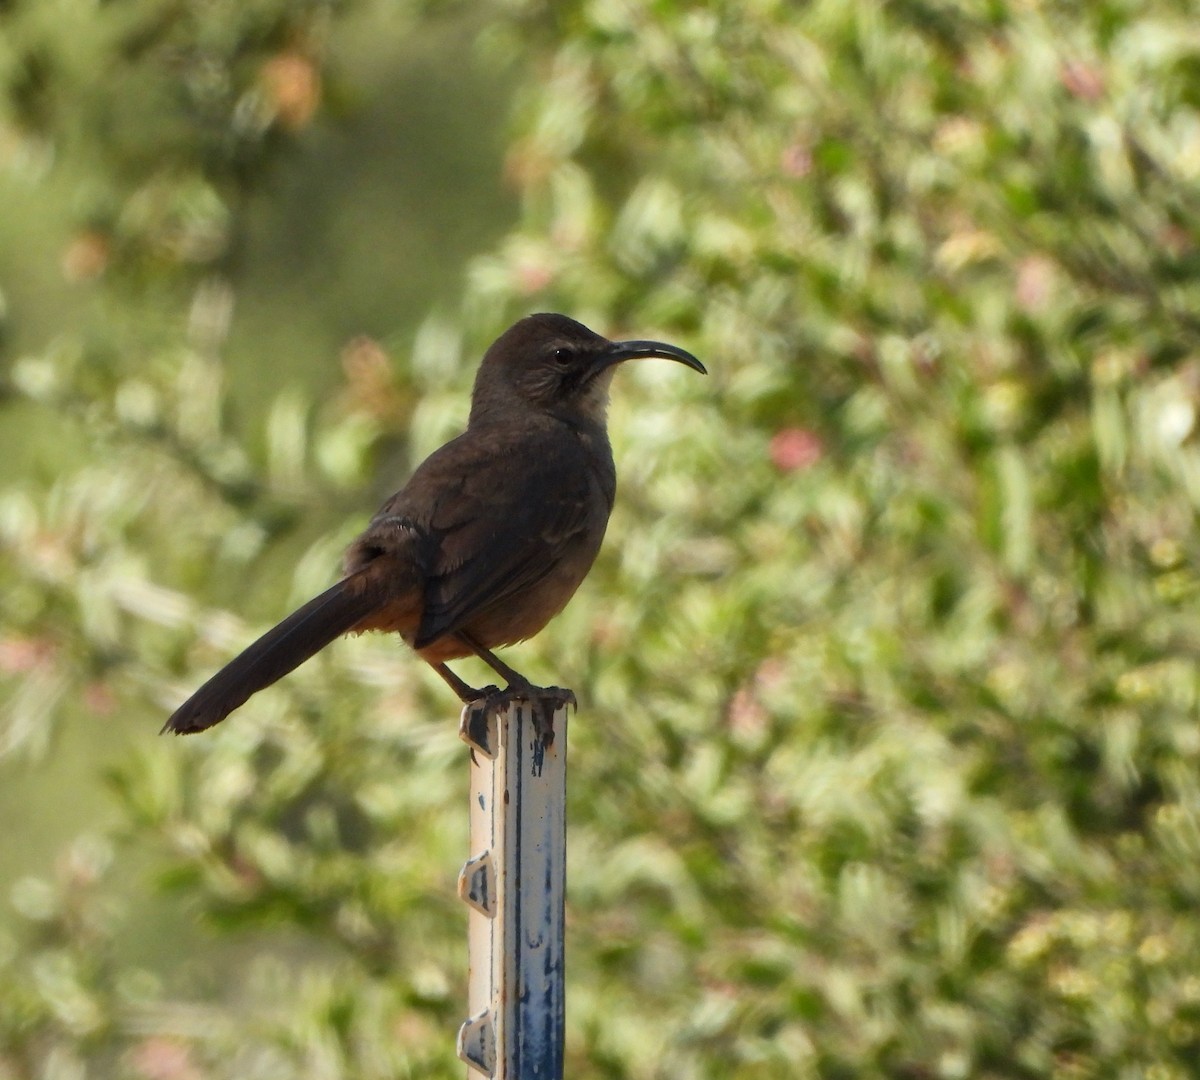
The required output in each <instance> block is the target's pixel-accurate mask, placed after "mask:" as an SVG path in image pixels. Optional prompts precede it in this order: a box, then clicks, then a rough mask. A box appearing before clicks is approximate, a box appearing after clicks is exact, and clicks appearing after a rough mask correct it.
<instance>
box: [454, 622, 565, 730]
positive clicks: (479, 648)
mask: <svg viewBox="0 0 1200 1080" xmlns="http://www.w3.org/2000/svg"><path fill="white" fill-rule="evenodd" d="M458 638H459V640H460V641H461V642H462V643H463V644H464V645H466V646H467V648H469V649H470V650H471V651H472V652H473V653H474V654H475V655H476V656H478V657H479V659H480V660H482V661H483V662H484V663H485V664H487V665H488V667H490V668H491V669H492V670H493V671H494V672H496V674H497V675H500V676H502V677H503V678H504V680H505V681H506V682H507V683H508V685H507V686H506V687H505V688H504V689H503V690H496V689H495V687H488V690H489V691H491V692H490V693H486V692H485V693H486V697H485V698H484V710H485V712H500V711H501V710H502V709H506V708H508V706H509V705H511V704H512V703H513V702H514V701H518V700H520V701H528V702H529V705H530V711H531V712H532V714H533V726H534V730H535V731H536V732H537V734H538V736H539V738H540V739H541V741H542V744H543V745H544V746H549V745H550V744H551V743H552V742H554V713H555V710H556V709H561V708H563V707H564V706H568V705H569V706H571V708H578V703H577V702H576V700H575V695H574V693H573V692H572V691H570V690H565V689H563V688H562V687H560V686H534V685H533V683H531V682H530V681H529V680H528V679H527V678H525V676H524V675H522V674H521V673H520V672H519V671H514V670H513V669H512V668H510V667H509V666H508V665H507V664H506V663H505V662H504V661H503V660H501V659H500V657H498V656H497V655H496V654H495V653H494V652H492V651H491V649H488V648H485V647H484V646H483V645H480V644H479V642H478V641H476V640H474V638H472V637H471V636H470V635H469V634H464V633H463V632H462V631H459V634H458ZM443 677H444V676H443ZM456 678H457V676H456Z"/></svg>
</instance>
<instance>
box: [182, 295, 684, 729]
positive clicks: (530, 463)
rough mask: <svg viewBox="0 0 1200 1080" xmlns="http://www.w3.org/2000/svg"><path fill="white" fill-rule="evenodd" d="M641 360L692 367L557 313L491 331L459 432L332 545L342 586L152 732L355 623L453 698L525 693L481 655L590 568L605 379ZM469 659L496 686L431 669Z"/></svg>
mask: <svg viewBox="0 0 1200 1080" xmlns="http://www.w3.org/2000/svg"><path fill="white" fill-rule="evenodd" d="M654 356H659V357H664V358H666V359H669V360H677V361H679V362H680V363H682V364H686V365H687V366H688V367H690V368H693V369H694V370H696V371H699V372H701V373H704V365H703V364H701V363H700V361H699V360H697V359H696V358H695V357H694V356H692V354H691V353H689V352H685V351H684V350H683V349H680V348H677V347H676V346H674V345H666V344H663V343H662V342H659V341H609V340H608V339H607V338H604V337H601V336H600V335H599V334H596V333H593V332H592V331H591V330H589V329H588V328H587V327H586V326H584V325H582V324H581V323H578V322H576V321H575V320H574V319H569V318H567V317H566V316H565V315H552V314H542V315H530V316H529V317H528V318H525V319H522V320H521V321H520V322H518V323H517V324H516V325H514V326H512V327H510V328H509V329H508V330H506V331H505V332H504V333H503V334H502V335H501V336H500V337H499V338H498V339H497V340H496V341H495V343H494V344H493V345H492V346H491V348H489V349H488V351H487V353H486V354H484V357H483V362H482V363H481V364H480V366H479V373H478V375H477V376H476V378H475V388H474V390H473V391H472V394H471V413H470V417H469V419H468V421H467V430H466V431H465V432H464V433H463V434H462V435H459V436H458V438H456V439H453V440H451V441H450V442H448V443H446V445H445V446H443V447H442V448H441V449H439V450H437V451H435V452H434V453H433V454H431V455H430V456H429V457H428V458H427V459H426V460H425V461H424V462H423V463H422V464H421V465H420V467H419V468H418V469H417V471H416V472H415V473H413V475H412V478H411V479H410V480H409V482H408V483H407V484H406V485H405V486H404V487H403V488H401V489H400V491H398V492H397V493H396V494H395V495H393V496H392V497H391V498H390V499H388V501H387V502H386V503H384V504H383V506H382V507H381V508H380V510H379V512H378V513H377V514H376V515H375V516H374V517H373V518H372V519H371V522H370V524H368V525H367V527H366V529H365V530H364V531H363V533H362V535H361V536H359V537H358V539H356V540H355V541H354V542H353V543H352V544H351V545H350V547H349V548H348V549H347V551H346V556H345V560H344V568H343V577H342V579H341V581H339V582H338V583H337V584H336V585H334V586H332V587H331V588H329V589H326V590H325V591H324V592H323V593H321V594H320V596H317V597H314V598H313V599H312V600H310V601H309V602H308V603H307V604H305V605H304V606H303V607H301V608H299V609H298V610H297V611H294V612H293V613H292V614H291V615H289V616H288V617H287V618H286V619H284V620H283V622H281V623H279V625H278V626H275V627H274V628H273V629H271V630H268V631H267V632H266V633H265V634H263V636H262V637H260V638H259V639H258V640H257V641H256V642H254V644H253V645H251V646H249V648H247V649H246V650H245V651H244V652H243V653H241V654H240V655H239V656H237V657H235V658H234V659H233V660H232V661H230V662H229V663H228V664H227V665H226V666H225V667H223V668H222V669H221V670H220V671H218V672H217V673H216V674H215V675H214V676H213V677H212V678H211V679H209V680H208V682H206V683H205V684H204V685H203V686H202V687H200V689H199V690H197V691H196V692H195V693H194V694H193V695H192V696H191V697H190V698H188V699H187V701H185V702H184V703H183V704H182V705H180V706H179V708H178V709H176V710H175V712H174V714H172V716H171V718H170V719H169V720H168V721H167V723H166V725H165V726H164V728H163V731H164V732H166V731H173V732H175V733H176V734H177V735H185V734H189V733H191V732H194V731H203V730H204V729H205V728H210V727H212V726H213V724H216V723H219V722H220V721H221V720H224V719H225V717H226V716H228V715H229V714H230V713H231V712H232V711H233V710H234V709H236V708H237V707H238V706H239V705H241V704H243V703H244V702H245V701H246V699H247V698H249V697H250V695H251V694H254V693H256V692H257V691H259V690H262V689H263V688H264V687H267V686H270V685H271V684H272V683H274V682H276V681H277V680H278V679H281V678H282V677H283V676H284V675H286V674H287V673H288V672H289V671H291V670H292V669H293V668H296V667H298V666H299V665H300V664H302V663H303V662H304V661H305V660H307V659H308V658H309V657H310V656H312V655H314V654H315V653H317V652H318V651H319V650H321V649H323V648H324V647H325V646H326V645H328V644H329V643H330V642H331V641H333V640H334V639H335V638H337V637H339V636H340V635H342V634H347V633H358V632H360V631H364V630H393V631H395V632H396V633H398V634H399V635H400V636H401V637H402V638H403V639H404V640H405V641H406V642H408V644H409V645H411V646H412V647H413V648H414V649H415V650H416V651H417V653H418V654H419V655H420V656H421V658H422V659H423V660H425V661H426V662H427V663H429V664H430V665H431V666H432V667H433V669H434V671H436V672H437V673H438V674H439V675H440V676H441V677H442V678H443V679H445V680H446V682H447V683H448V684H449V685H450V687H451V689H452V690H453V691H454V692H455V693H456V694H457V695H458V696H459V698H460V699H461V700H462V701H463V702H464V703H469V702H478V701H481V700H483V701H485V703H486V705H487V707H499V706H500V705H502V704H504V703H506V702H507V701H509V700H512V699H513V698H514V697H521V696H528V695H529V693H530V691H537V688H535V687H533V686H531V684H530V683H529V681H528V680H527V679H525V678H524V677H523V676H521V675H519V674H518V673H517V672H515V671H514V670H513V669H512V668H510V667H509V666H508V665H507V664H505V663H503V661H501V660H500V659H499V657H497V656H496V655H495V654H494V653H493V652H492V651H491V650H492V649H494V648H496V647H497V646H501V645H511V644H513V643H514V642H518V641H523V640H525V639H526V638H529V637H532V636H533V635H534V634H536V633H537V632H538V631H539V630H541V629H542V627H544V626H545V625H546V623H548V622H549V621H550V620H551V619H552V618H553V617H554V616H555V615H557V614H558V613H559V612H560V611H562V609H563V608H564V607H565V606H566V604H567V601H568V600H570V599H571V597H572V596H573V595H574V594H575V590H576V589H578V588H579V585H580V583H581V582H582V581H583V579H584V577H585V576H586V575H587V572H588V570H590V569H591V566H592V562H593V561H594V560H595V558H596V553H597V552H598V551H599V550H600V542H601V540H602V539H603V538H604V530H605V528H606V527H607V525H608V516H609V513H610V512H611V510H612V505H613V497H614V495H615V493H616V482H617V475H616V469H615V467H614V465H613V457H612V448H611V447H610V446H609V442H608V430H607V424H606V420H607V417H606V410H607V406H608V390H609V385H610V383H611V382H612V376H613V373H614V371H615V370H616V366H617V365H618V364H619V363H621V362H622V361H625V360H632V359H634V358H637V357H654ZM471 655H474V656H478V657H479V658H480V659H482V660H483V661H484V662H485V663H487V664H488V665H489V666H490V667H491V668H492V670H493V671H495V672H496V673H497V674H498V675H500V676H501V677H502V678H503V679H504V680H505V682H506V683H507V686H506V687H505V689H504V690H503V691H501V690H498V689H497V688H496V687H491V686H489V687H486V688H484V689H482V690H476V689H473V688H472V687H470V686H468V685H467V684H466V683H465V682H463V680H462V679H460V678H459V677H458V676H457V675H455V674H454V672H452V671H451V670H450V668H449V667H447V666H446V662H447V661H448V660H455V659H458V658H459V657H464V656H471ZM549 692H550V693H551V696H553V694H554V693H557V694H558V695H559V696H560V698H561V699H562V700H569V699H570V695H569V693H567V692H565V691H555V688H550V689H549ZM551 734H552V733H547V738H550V737H551Z"/></svg>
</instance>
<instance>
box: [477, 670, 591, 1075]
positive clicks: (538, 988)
mask: <svg viewBox="0 0 1200 1080" xmlns="http://www.w3.org/2000/svg"><path fill="white" fill-rule="evenodd" d="M535 693H536V691H535ZM560 700H561V699H560ZM554 706H557V708H556V709H555V712H554V720H553V732H554V740H553V742H551V743H550V744H549V745H548V746H547V745H546V744H545V743H544V742H543V740H542V736H541V733H540V730H539V728H540V726H539V725H537V724H535V723H534V717H533V715H532V712H531V710H532V708H533V706H532V705H531V703H530V702H529V701H524V700H521V701H514V702H513V703H512V705H510V706H509V708H508V709H507V710H505V712H504V713H502V714H501V715H500V716H499V717H498V718H497V717H496V716H494V715H493V716H490V717H487V716H484V715H483V712H482V710H481V709H479V708H478V707H474V706H471V705H468V706H467V707H466V708H465V709H463V720H462V726H461V731H462V735H463V739H464V740H465V741H466V742H467V743H468V744H469V745H470V746H471V749H472V754H471V757H472V765H471V837H470V845H471V846H470V851H471V857H470V858H469V859H468V860H467V862H466V864H465V865H464V866H463V869H462V873H461V874H460V875H459V879H458V893H459V896H461V897H462V899H463V900H465V901H466V902H467V904H468V905H470V908H471V912H470V915H469V916H468V919H469V925H468V946H469V960H470V985H469V988H468V1002H467V1005H468V1016H469V1018H468V1019H467V1021H466V1022H465V1023H464V1024H463V1025H462V1027H461V1028H460V1029H459V1032H458V1056H459V1057H460V1058H462V1060H463V1061H465V1062H466V1063H467V1066H468V1068H467V1076H468V1080H479V1078H480V1077H488V1078H489V1080H532V1078H537V1080H562V1075H563V1029H564V1021H565V1017H566V994H565V989H564V976H565V968H564V962H563V961H564V949H563V930H564V913H563V899H564V895H565V893H566V869H567V853H566V843H567V832H566V794H567V783H566V780H567V762H566V759H567V712H568V707H567V706H565V705H561V704H560V703H559V702H558V701H555V702H554V703H553V705H543V704H542V703H539V707H554Z"/></svg>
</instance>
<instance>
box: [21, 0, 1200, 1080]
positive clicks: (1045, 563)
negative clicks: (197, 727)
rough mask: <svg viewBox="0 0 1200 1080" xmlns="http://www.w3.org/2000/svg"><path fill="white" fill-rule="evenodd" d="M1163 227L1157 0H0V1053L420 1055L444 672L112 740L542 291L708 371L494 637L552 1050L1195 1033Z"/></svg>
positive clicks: (706, 1070) (624, 409) (247, 626)
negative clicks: (551, 717)
mask: <svg viewBox="0 0 1200 1080" xmlns="http://www.w3.org/2000/svg"><path fill="white" fill-rule="evenodd" d="M1198 224H1200V32H1198V30H1197V23H1196V20H1195V13H1194V11H1193V10H1192V8H1191V5H1188V4H1182V3H1176V2H1173V0H1150V2H1148V3H1141V4H1129V3H1119V2H1114V3H1108V2H1105V3H1097V4H1092V5H1087V6H1086V7H1084V6H1082V5H1057V4H1052V3H1038V2H1036V0H1020V2H1017V0H1013V2H993V3H974V2H971V0H962V2H959V3H892V4H887V5H880V4H876V3H870V2H866V0H863V2H853V0H852V2H845V0H841V2H837V3H833V2H820V0H818V2H815V3H811V4H804V5H799V4H787V3H778V2H772V0H762V2H754V3H745V2H742V3H736V4H734V3H719V2H714V3H702V4H683V3H674V2H670V0H664V2H656V3H638V2H633V0H590V2H574V0H570V2H565V3H554V4H550V3H547V2H538V0H487V2H485V3H478V4H453V3H432V2H426V3H419V2H416V0H340V2H339V0H300V2H297V0H253V2H249V3H242V4H239V5H232V4H214V3H210V2H205V0H123V2H121V3H113V2H110V3H96V2H95V0H3V2H0V596H2V597H3V601H2V603H0V1080H25V1078H35V1077H36V1078H43V1077H44V1078H53V1080H59V1078H63V1080H76V1078H83V1077H105V1078H107V1077H130V1078H143V1080H202V1078H208V1077H213V1078H217V1077H229V1078H234V1077H236V1078H238V1080H256V1078H260V1077H261V1078H268V1077H270V1078H275V1077H298V1076H304V1077H331V1078H332V1077H346V1078H375V1077H378V1078H381V1080H382V1078H385V1077H387V1078H395V1077H431V1076H438V1077H440V1076H460V1075H462V1072H463V1067H462V1066H461V1065H460V1064H459V1063H457V1061H456V1059H455V1058H454V1053H453V1044H454V1033H455V1031H456V1029H457V1026H458V1024H459V1022H460V1021H461V1020H462V1019H463V1010H464V1007H465V1000H466V992H465V968H466V944H465V933H464V931H465V926H466V913H465V909H463V907H462V905H461V903H460V902H459V901H458V900H457V899H456V896H455V892H454V882H455V878H456V875H457V872H458V869H459V866H460V865H461V862H462V859H463V858H464V857H465V855H466V826H467V822H466V816H467V815H466V805H465V803H466V790H467V761H466V757H465V751H464V749H463V747H462V745H461V743H459V741H458V739H457V735H456V726H457V725H456V719H457V712H458V708H457V703H456V702H454V701H453V700H451V699H449V695H448V694H447V692H446V690H445V688H444V687H443V686H442V685H441V683H440V681H439V680H438V679H437V678H436V677H434V676H432V675H431V674H430V673H429V672H428V671H427V670H425V668H424V665H422V664H420V663H419V662H417V661H416V660H415V659H414V658H413V657H412V656H411V655H410V654H407V653H406V652H405V650H404V649H403V648H402V647H401V646H399V645H398V644H397V643H396V642H394V641H390V640H387V639H384V638H368V639H356V640H354V641H346V642H341V643H338V644H337V645H336V646H334V647H333V648H331V649H329V650H327V652H326V653H325V654H322V655H321V656H320V657H318V658H317V659H315V660H314V661H312V662H311V663H309V664H308V665H306V666H305V667H304V668H302V669H301V670H300V671H298V672H296V673H295V674H294V675H293V676H291V677H289V678H288V679H287V680H285V682H283V683H282V684H280V685H279V686H277V687H276V688H274V689H272V690H271V691H270V692H268V693H264V694H262V695H259V696H258V697H256V698H255V699H254V700H253V701H252V702H251V703H250V704H248V705H247V706H246V707H245V708H244V709H242V710H241V711H240V712H239V713H238V714H237V716H236V717H235V718H233V719H232V720H231V721H230V722H229V723H227V724H224V725H222V726H221V727H220V728H218V729H216V730H215V731H213V732H211V733H210V734H208V735H205V736H203V737H198V738H194V739H186V740H175V739H172V740H163V739H158V738H157V737H156V732H157V731H158V729H159V727H160V726H161V724H162V721H163V719H164V718H165V717H166V716H167V715H168V714H169V712H170V711H171V709H172V708H173V707H174V705H175V704H177V703H178V702H179V701H180V700H182V698H183V697H184V696H185V695H186V694H187V693H188V692H189V691H190V690H192V689H194V688H195V686H196V685H198V683H199V682H200V681H202V679H203V678H204V677H206V676H207V674H209V673H211V672H212V671H213V670H214V669H215V668H216V667H217V666H218V665H219V664H220V663H221V662H222V661H224V660H225V659H227V658H228V657H230V656H231V655H232V654H233V653H234V652H235V651H236V650H237V649H238V648H239V647H240V646H242V645H244V644H246V643H247V642H248V641H249V640H250V639H251V638H252V637H253V636H254V634H255V633H256V632H258V631H260V630H262V629H264V628H265V627H266V626H268V625H270V624H271V623H272V622H274V621H275V620H276V619H277V618H279V617H280V616H282V615H283V614H285V613H286V612H287V611H288V610H290V608H291V606H293V605H295V604H296V603H298V602H300V601H302V600H304V599H307V598H308V597H309V596H311V595H312V594H314V593H315V592H316V591H318V590H320V589H321V588H323V587H324V586H325V585H327V584H328V583H329V582H330V581H331V580H332V578H333V576H334V574H335V573H336V570H337V566H338V558H339V554H340V550H341V548H342V546H343V545H344V544H345V543H346V541H347V540H349V539H350V538H351V537H352V536H353V535H354V534H355V533H356V532H357V531H358V530H359V529H360V528H361V527H362V525H363V524H364V523H365V522H366V520H367V518H368V517H369V515H370V513H371V512H372V511H373V510H374V508H375V507H376V506H377V505H378V503H379V502H380V501H381V500H382V499H383V498H384V497H386V496H387V495H388V494H389V493H390V492H391V491H393V490H394V489H395V488H396V487H398V486H399V485H400V484H401V483H402V482H403V480H404V479H405V478H406V476H407V475H408V471H409V470H410V469H411V467H412V465H413V464H414V463H415V462H416V461H419V460H420V458H421V457H422V456H424V455H425V454H426V453H428V452H429V451H430V450H431V449H433V448H434V447H435V446H437V445H438V444H439V443H440V442H442V441H443V440H444V439H446V438H448V437H449V436H451V435H453V434H455V433H456V432H457V431H459V430H461V427H462V425H463V423H464V421H465V417H466V409H467V400H468V394H469V388H470V382H471V378H472V375H473V372H474V366H475V363H476V362H477V359H478V357H479V356H480V354H481V353H482V350H483V348H484V347H486V345H487V344H488V343H489V342H490V341H491V340H492V339H493V338H494V337H495V336H496V335H497V334H498V333H499V332H500V331H501V330H502V329H503V328H504V327H505V326H506V325H508V323H510V322H511V321H513V320H514V319H515V318H518V317H520V316H521V315H524V314H526V313H528V312H530V311H537V310H560V311H565V312H567V313H569V314H571V315H573V316H575V317H577V318H579V319H581V320H583V321H584V322H586V323H588V324H589V325H591V326H593V327H594V328H595V329H597V330H599V331H601V332H604V333H607V334H610V335H614V336H615V335H625V336H639V337H658V338H662V339H665V340H670V341H674V342H677V343H678V344H680V345H682V346H684V347H686V348H688V349H690V350H692V351H694V352H695V353H696V354H697V355H699V356H700V357H701V358H702V359H703V360H704V361H705V363H706V364H707V365H708V368H709V371H710V376H709V378H708V379H705V380H701V379H693V378H679V377H677V376H678V374H679V373H678V371H677V370H675V369H674V368H671V366H670V365H642V366H636V367H635V368H634V369H632V370H628V371H623V372H622V373H621V376H620V379H619V381H618V382H617V384H616V386H615V393H614V404H613V411H612V432H613V442H614V447H615V450H616V457H617V464H618V472H619V475H620V485H621V487H620V492H619V495H618V503H617V509H616V512H615V514H614V517H613V521H612V525H611V527H610V532H609V537H608V540H607V541H606V545H605V550H604V552H603V553H602V555H601V558H600V561H599V562H598V564H597V567H596V569H595V570H594V572H593V574H592V575H591V577H590V578H589V580H588V582H587V583H586V585H585V586H584V588H583V589H582V590H581V592H580V594H579V595H578V596H577V598H576V600H575V601H574V602H573V604H572V605H571V606H570V608H569V609H568V610H567V612H565V613H564V614H563V616H561V617H560V618H559V619H558V620H557V621H556V622H555V623H554V624H553V626H552V627H551V629H550V630H548V631H547V632H546V633H544V634H543V635H542V636H541V637H540V638H539V639H538V640H537V641H535V642H531V643H527V644H525V645H523V646H521V647H520V648H519V649H518V650H516V651H514V652H513V653H512V654H511V657H512V658H513V659H514V660H515V661H516V662H517V664H518V666H519V667H520V668H521V670H522V671H526V672H527V673H528V674H529V675H530V676H531V677H532V678H534V679H535V680H538V681H544V682H558V683H562V684H567V685H571V686H573V687H574V688H575V689H576V691H577V692H578V694H579V698H580V701H581V709H580V713H579V717H578V720H577V721H576V722H575V723H573V725H572V731H571V785H570V787H571V792H570V810H569V820H570V829H569V833H570V836H569V842H570V862H571V874H570V883H569V891H568V922H569V929H568V933H569V937H568V953H569V956H570V962H569V989H568V1001H569V1006H568V1065H567V1074H568V1075H570V1076H597V1077H612V1078H625V1077H629V1078H638V1080H641V1078H647V1080H649V1078H658V1077H670V1078H672V1080H676V1078H681V1080H687V1078H707V1077H713V1078H726V1077H736V1078H757V1077H767V1076H771V1077H775V1076H780V1075H783V1076H796V1077H822V1078H826V1077H829V1078H835V1077H856V1078H857V1077H872V1076H878V1077H889V1078H895V1077H910V1078H913V1080H917V1078H928V1077H939V1078H940V1077H945V1078H958V1077H997V1078H999V1077H1005V1078H1008V1077H1031V1078H1033V1077H1039V1078H1040V1077H1064V1078H1068V1077H1081V1078H1082V1077H1095V1076H1120V1077H1128V1078H1136V1077H1145V1078H1147V1080H1151V1078H1153V1080H1171V1078H1175V1077H1180V1078H1183V1077H1189V1076H1194V1075H1196V1064H1195V1063H1196V1061H1197V1060H1200V974H1198V972H1200V922H1198V921H1197V918H1196V915H1195V912H1196V909H1197V904H1198V902H1200V783H1198V780H1197V767H1198V765H1200V726H1198V724H1197V719H1198V716H1197V708H1198V702H1197V690H1198V687H1197V678H1196V672H1195V658H1196V655H1197V649H1198V648H1200V617H1198V616H1197V613H1196V603H1197V600H1198V599H1200V577H1198V572H1197V565H1198V562H1200V544H1198V543H1197V538H1196V534H1195V528H1194V520H1195V514H1196V507H1197V505H1198V504H1200V444H1198V442H1197V431H1196V407H1197V402H1198V401H1200V246H1198V244H1200V234H1198ZM464 675H465V676H466V677H467V678H468V679H472V678H475V677H476V676H478V675H480V673H479V672H476V671H473V670H471V668H470V666H469V665H466V666H465V667H464Z"/></svg>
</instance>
